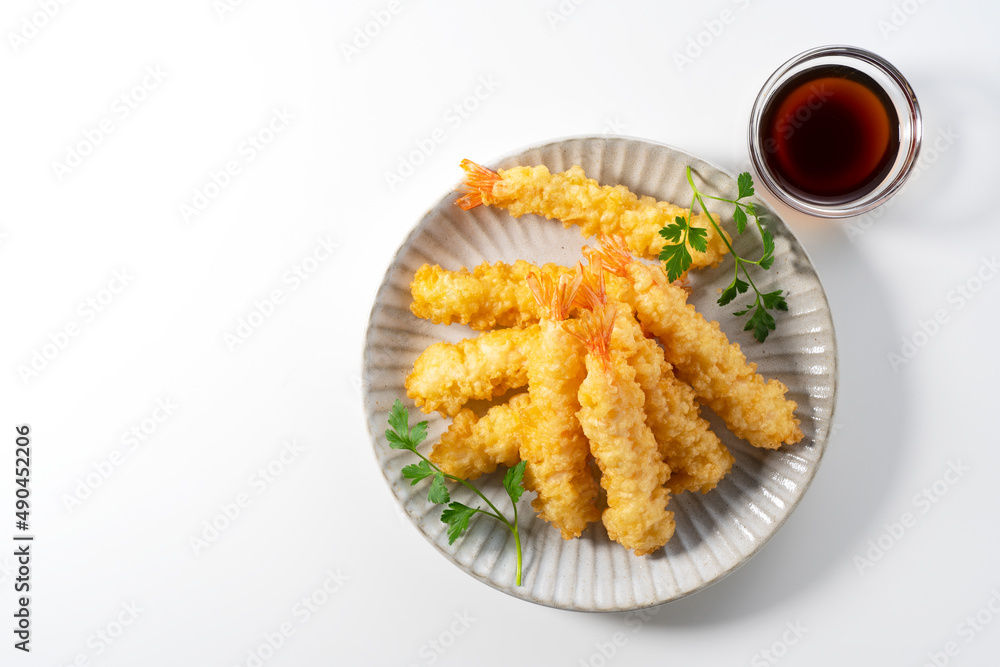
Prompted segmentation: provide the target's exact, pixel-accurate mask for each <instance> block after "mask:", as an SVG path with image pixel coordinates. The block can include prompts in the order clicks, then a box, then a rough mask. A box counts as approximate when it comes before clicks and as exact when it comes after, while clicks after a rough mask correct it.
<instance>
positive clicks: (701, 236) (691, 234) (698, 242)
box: [688, 227, 708, 252]
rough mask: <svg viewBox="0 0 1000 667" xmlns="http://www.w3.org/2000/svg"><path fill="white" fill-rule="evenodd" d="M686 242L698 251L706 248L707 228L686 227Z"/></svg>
mask: <svg viewBox="0 0 1000 667" xmlns="http://www.w3.org/2000/svg"><path fill="white" fill-rule="evenodd" d="M688 243H690V244H691V247H692V248H694V249H695V250H697V251H698V252H706V251H707V250H708V230H707V229H705V228H704V227H690V228H688Z"/></svg>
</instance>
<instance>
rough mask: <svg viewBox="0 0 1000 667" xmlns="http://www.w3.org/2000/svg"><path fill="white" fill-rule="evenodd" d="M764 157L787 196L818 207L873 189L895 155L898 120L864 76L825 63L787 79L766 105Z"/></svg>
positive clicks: (885, 98) (879, 90)
mask: <svg viewBox="0 0 1000 667" xmlns="http://www.w3.org/2000/svg"><path fill="white" fill-rule="evenodd" d="M760 133H761V136H760V141H761V147H762V149H763V154H764V160H765V162H766V163H767V166H768V168H769V169H770V171H771V172H772V173H773V174H774V176H775V178H776V179H777V181H778V182H779V183H780V184H781V185H782V186H783V187H785V188H786V189H787V190H788V191H789V192H790V193H792V194H794V195H796V196H798V197H801V198H803V199H807V200H811V201H813V202H816V203H822V204H840V203H844V202H848V201H852V200H855V199H857V198H859V197H862V196H864V195H865V194H867V193H869V192H871V191H872V190H873V189H875V188H876V187H877V186H878V185H879V183H881V182H882V181H883V180H884V179H885V177H886V175H887V174H888V173H889V171H890V170H891V169H892V166H893V163H894V162H895V160H896V154H897V153H898V152H899V117H898V116H897V115H896V109H895V107H894V106H893V104H892V101H891V100H890V99H889V97H888V95H886V93H885V91H884V90H883V89H882V87H881V86H879V85H878V83H876V82H875V80H874V79H872V78H871V77H870V76H868V75H867V74H864V73H863V72H859V71H858V70H856V69H853V68H851V67H845V66H842V65H823V66H820V67H814V68H812V69H808V70H805V71H804V72H801V73H799V74H797V75H795V76H794V77H792V78H791V79H789V80H788V81H786V82H785V83H784V84H783V85H782V86H781V87H780V88H779V89H778V90H777V91H775V93H774V95H773V96H772V97H771V99H770V101H769V102H768V103H767V106H766V107H765V108H764V111H763V114H762V119H761V125H760Z"/></svg>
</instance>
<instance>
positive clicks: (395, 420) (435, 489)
mask: <svg viewBox="0 0 1000 667" xmlns="http://www.w3.org/2000/svg"><path fill="white" fill-rule="evenodd" d="M426 437H427V422H425V421H422V422H420V423H418V424H416V425H415V426H413V427H411V426H410V413H409V411H408V410H407V409H406V407H404V406H403V402H402V401H401V400H399V399H398V398H397V399H396V401H395V402H394V403H393V404H392V409H391V410H390V411H389V428H388V429H386V431H385V438H386V440H388V441H389V446H390V447H392V448H393V449H407V450H409V451H411V452H413V453H414V454H416V455H417V456H419V457H420V459H421V461H420V462H419V463H412V464H410V465H408V466H405V467H404V468H403V477H404V478H405V479H408V480H410V485H411V486H412V485H415V484H416V483H417V482H420V481H423V480H425V479H428V478H430V480H431V485H430V487H429V488H428V490H427V500H429V501H431V502H432V503H435V504H437V505H448V507H447V508H445V510H444V511H442V512H441V521H443V522H444V523H446V524H448V544H454V543H455V540H457V539H458V538H459V537H461V536H462V534H463V533H464V532H465V531H466V530H467V529H468V528H469V520H470V519H471V518H472V517H474V516H475V515H476V514H485V515H487V516H490V517H493V518H494V519H496V520H497V521H499V522H500V523H502V524H503V525H504V526H506V527H507V529H508V530H509V531H510V532H511V534H512V535H514V545H515V546H516V548H517V570H516V573H515V574H516V579H517V585H518V586H520V585H521V535H520V533H518V522H517V501H518V500H520V499H521V494H523V493H524V466H525V462H524V461H521V462H520V463H518V464H517V465H516V466H514V467H513V468H510V469H509V470H507V474H505V475H504V477H503V488H504V489H505V490H506V491H507V495H508V496H510V502H511V504H512V505H513V506H514V519H513V521H509V520H508V519H507V517H506V516H504V515H503V514H502V513H501V512H500V510H498V509H497V508H496V506H495V505H494V504H493V503H491V502H490V499H489V498H487V497H486V496H484V495H483V494H482V492H481V491H480V490H479V489H477V488H476V487H475V486H474V485H472V484H470V483H469V482H467V481H466V480H464V479H461V478H460V477H455V476H454V475H449V474H448V473H446V472H444V471H443V470H441V468H439V467H437V466H436V465H435V464H434V463H433V462H432V461H431V460H430V459H428V458H427V457H426V456H424V455H423V454H421V453H420V452H419V451H417V445H419V444H420V443H421V442H423V441H424V439H425V438H426ZM446 479H447V480H450V481H452V482H458V483H459V484H462V485H464V486H465V487H467V488H469V489H471V490H472V492H473V493H475V494H476V495H477V496H479V497H480V498H482V499H483V501H485V502H486V504H487V505H489V509H484V508H483V507H476V508H472V507H469V506H468V505H465V504H463V503H460V502H457V501H452V499H451V494H450V493H448V487H447V486H445V483H444V482H445V480H446Z"/></svg>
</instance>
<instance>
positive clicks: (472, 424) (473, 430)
mask: <svg viewBox="0 0 1000 667" xmlns="http://www.w3.org/2000/svg"><path fill="white" fill-rule="evenodd" d="M528 405H529V403H528V395H527V394H516V395H514V396H511V398H510V400H509V401H508V402H507V403H502V404H500V405H494V406H493V407H491V408H490V409H489V410H488V411H487V412H486V414H485V415H483V416H482V418H479V417H476V414H475V413H474V412H473V411H472V410H469V409H468V408H466V409H464V410H462V411H461V412H459V413H458V414H457V415H455V419H454V421H452V423H451V426H449V427H448V430H447V431H445V432H444V433H443V434H442V435H441V440H440V441H438V443H437V444H436V445H434V448H433V449H432V450H431V454H430V456H429V457H428V458H430V460H431V461H433V462H434V463H435V464H437V465H438V467H440V468H441V469H442V470H444V471H445V472H446V473H448V474H451V475H455V476H456V477H461V478H462V479H476V478H477V477H479V476H480V475H483V474H486V473H491V472H493V471H494V470H496V468H497V464H500V463H502V464H503V465H505V466H507V467H512V466H514V465H517V463H518V461H520V460H521V456H520V448H521V436H522V433H523V426H522V416H521V415H522V413H523V411H524V410H525V409H526V408H527V407H528Z"/></svg>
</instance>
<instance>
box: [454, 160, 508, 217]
mask: <svg viewBox="0 0 1000 667" xmlns="http://www.w3.org/2000/svg"><path fill="white" fill-rule="evenodd" d="M461 166H462V169H464V170H465V182H464V183H463V184H462V185H461V186H460V187H459V190H460V191H461V192H463V193H465V194H464V196H462V197H459V198H458V199H457V200H455V203H456V204H458V206H459V208H461V209H462V210H463V211H468V210H469V209H470V208H476V207H477V206H482V204H483V203H484V202H483V195H486V196H489V195H491V194H493V186H494V185H496V184H497V182H498V181H499V180H500V174H498V173H497V172H495V171H493V170H492V169H487V168H486V167H484V166H482V165H479V164H476V163H475V162H473V161H472V160H469V159H464V160H462V163H461Z"/></svg>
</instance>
